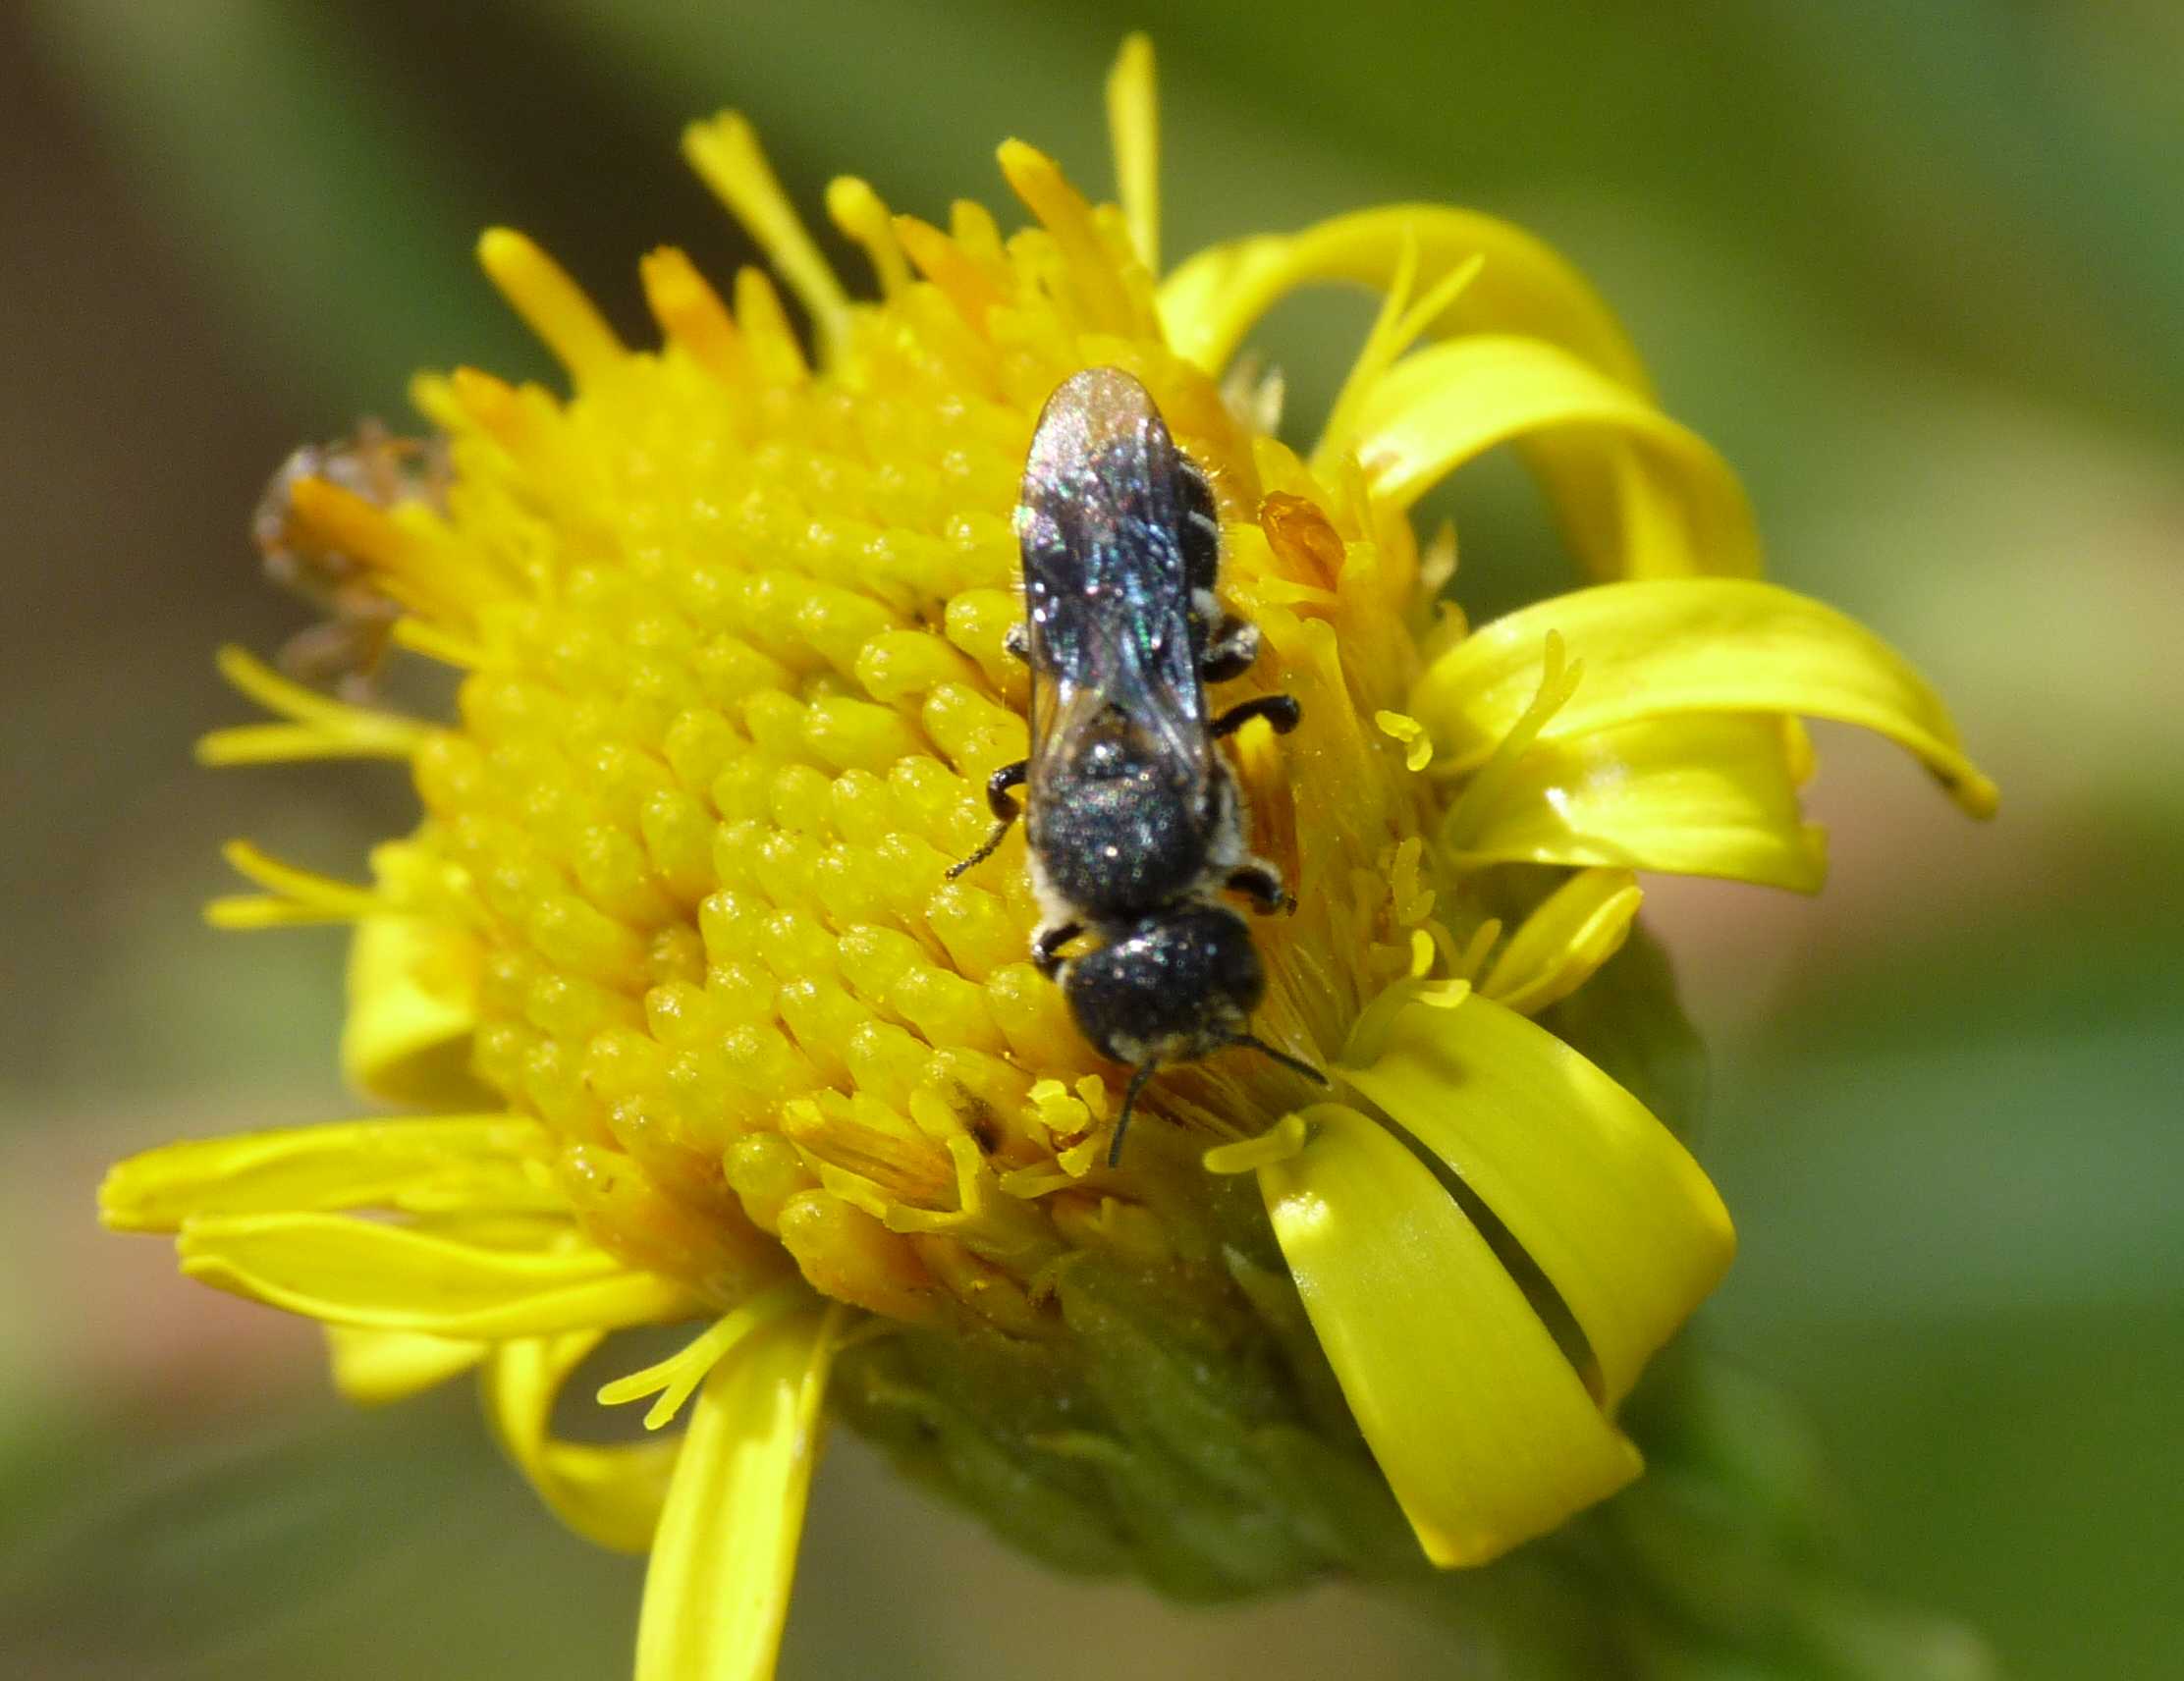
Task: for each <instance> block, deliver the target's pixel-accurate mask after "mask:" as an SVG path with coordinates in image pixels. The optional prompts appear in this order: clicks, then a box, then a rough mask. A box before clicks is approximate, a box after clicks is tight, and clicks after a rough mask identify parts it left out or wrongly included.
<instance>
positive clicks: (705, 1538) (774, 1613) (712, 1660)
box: [636, 1307, 842, 1681]
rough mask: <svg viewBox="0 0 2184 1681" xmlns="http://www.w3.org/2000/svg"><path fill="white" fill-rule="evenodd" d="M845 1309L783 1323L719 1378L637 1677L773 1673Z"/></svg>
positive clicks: (670, 1507) (738, 1678)
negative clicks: (829, 1373) (829, 1374)
mask: <svg viewBox="0 0 2184 1681" xmlns="http://www.w3.org/2000/svg"><path fill="white" fill-rule="evenodd" d="M841 1312H842V1310H841V1309H840V1308H839V1307H835V1308H828V1309H826V1310H824V1311H821V1310H813V1311H811V1312H807V1313H796V1314H790V1315H788V1316H786V1317H784V1318H781V1319H777V1320H774V1321H772V1322H771V1323H769V1324H767V1325H766V1326H764V1327H762V1328H761V1329H758V1330H757V1331H756V1332H755V1333H754V1334H752V1335H751V1336H750V1337H749V1338H747V1339H746V1340H745V1341H744V1342H743V1343H742V1345H741V1346H740V1347H738V1348H737V1350H736V1351H735V1354H734V1356H733V1357H732V1358H731V1359H729V1360H728V1361H726V1362H724V1363H723V1364H722V1365H721V1366H720V1367H719V1368H717V1369H716V1370H715V1371H714V1373H713V1375H712V1377H710V1378H709V1379H707V1380H706V1383H705V1387H704V1389H703V1390H702V1391H701V1392H700V1394H699V1396H698V1402H697V1410H696V1412H695V1414H693V1416H692V1417H691V1420H690V1428H689V1433H688V1435H687V1436H686V1437H684V1439H683V1454H682V1458H681V1459H680V1461H679V1462H678V1463H677V1465H676V1470H675V1479H674V1482H673V1483H672V1484H671V1485H670V1487H669V1490H668V1498H667V1509H666V1510H665V1511H664V1512H663V1513H662V1515H661V1518H660V1528H659V1532H658V1534H657V1535H656V1536H655V1538H654V1540H653V1544H652V1564H651V1568H650V1569H649V1570H647V1571H646V1573H645V1579H644V1609H643V1611H642V1613H641V1615H640V1617H639V1619H638V1623H637V1668H636V1681H771V1677H772V1675H773V1673H774V1654H776V1652H778V1651H779V1649H780V1646H781V1631H782V1627H783V1625H784V1623H786V1622H787V1620H788V1616H789V1588H790V1583H791V1581H792V1578H793V1577H794V1574H795V1569H796V1543H797V1541H798V1539H799V1537H800V1536H801V1534H802V1530H803V1517H804V1502H805V1499H806V1497H807V1495H808V1494H809V1492H810V1489H811V1473H812V1468H813V1465H814V1464H815V1462H816V1460H817V1457H818V1450H819V1422H820V1421H819V1408H820V1402H821V1401H822V1400H823V1399H824V1397H825V1395H826V1387H827V1368H828V1366H829V1364H830V1363H831V1361H832V1359H833V1355H834V1345H835V1341H836V1327H837V1323H838V1320H839V1318H840V1315H841Z"/></svg>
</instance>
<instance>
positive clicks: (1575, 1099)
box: [1342, 997, 1736, 1407]
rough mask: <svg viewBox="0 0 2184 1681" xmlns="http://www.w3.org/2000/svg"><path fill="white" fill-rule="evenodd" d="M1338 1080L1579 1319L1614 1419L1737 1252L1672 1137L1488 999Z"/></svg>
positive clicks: (1611, 1085) (1409, 1029) (1396, 1032)
mask: <svg viewBox="0 0 2184 1681" xmlns="http://www.w3.org/2000/svg"><path fill="white" fill-rule="evenodd" d="M1342 1075H1343V1077H1344V1078H1345V1079H1347V1080H1348V1081H1349V1082H1350V1084H1351V1085H1353V1086H1355V1087H1356V1088H1357V1090H1358V1091H1360V1092H1362V1093H1363V1094H1364V1095H1365V1096H1367V1097H1368V1098H1370V1099H1372V1101H1373V1102H1374V1103H1376V1104H1378V1105H1379V1106H1380V1107H1381V1108H1382V1109H1383V1110H1384V1111H1386V1112H1388V1114H1389V1115H1391V1116H1392V1118H1393V1119H1394V1120H1395V1121H1396V1122H1397V1123H1399V1124H1400V1125H1401V1126H1402V1127H1403V1128H1404V1129H1405V1130H1406V1131H1408V1132H1409V1133H1410V1134H1411V1136H1412V1137H1414V1138H1416V1139H1417V1140H1418V1142H1419V1143H1420V1144H1422V1145H1424V1146H1425V1147H1426V1148H1427V1149H1428V1150H1430V1151H1432V1152H1433V1153H1434V1154H1435V1155H1436V1156H1438V1157H1440V1158H1441V1159H1442V1160H1443V1161H1444V1162H1446V1163H1447V1165H1448V1166H1449V1167H1450V1168H1451V1169H1453V1170H1454V1171H1455V1172H1456V1173H1457V1174H1458V1175H1459V1176H1460V1177H1461V1178H1462V1179H1463V1181H1464V1182H1465V1183H1466V1184H1467V1185H1469V1186H1470V1187H1471V1188H1472V1189H1473V1190H1475V1191H1477V1192H1478V1193H1479V1196H1480V1199H1481V1200H1482V1201H1484V1202H1485V1203H1486V1205H1487V1207H1489V1208H1490V1209H1492V1210H1493V1211H1494V1213H1495V1215H1496V1216H1497V1218H1499V1219H1500V1220H1501V1221H1502V1224H1504V1225H1505V1226H1507V1227H1508V1228H1509V1232H1510V1235H1512V1236H1513V1237H1515V1239H1516V1240H1517V1242H1518V1243H1519V1244H1521V1245H1522V1246H1523V1249H1524V1252H1525V1253H1526V1254H1527V1255H1528V1256H1530V1257H1531V1259H1532V1261H1533V1263H1534V1264H1535V1265H1536V1266H1538V1268H1539V1269H1540V1271H1541V1272H1542V1273H1544V1274H1546V1275H1547V1278H1548V1281H1549V1282H1550V1283H1552V1284H1553V1285H1554V1286H1555V1288H1556V1291H1557V1292H1558V1293H1559V1294H1560V1296H1561V1298H1562V1300H1563V1302H1564V1304H1565V1305H1566V1306H1567V1307H1568V1308H1569V1310H1570V1312H1571V1314H1572V1315H1573V1316H1575V1318H1576V1320H1577V1323H1578V1326H1579V1328H1580V1329H1582V1330H1583V1331H1584V1333H1585V1337H1586V1340H1587V1341H1588V1342H1589V1343H1590V1344H1591V1346H1592V1351H1593V1357H1594V1359H1595V1360H1596V1361H1597V1362H1598V1363H1599V1366H1600V1375H1601V1383H1602V1386H1603V1390H1604V1395H1603V1399H1604V1400H1605V1401H1606V1403H1607V1404H1608V1405H1609V1406H1611V1407H1612V1406H1613V1405H1614V1404H1615V1403H1616V1402H1618V1401H1620V1400H1621V1399H1622V1397H1623V1396H1624V1395H1625V1394H1627V1393H1628V1392H1629V1390H1630V1386H1631V1384H1632V1383H1636V1382H1637V1379H1638V1374H1639V1372H1640V1371H1641V1370H1643V1369H1644V1367H1645V1364H1646V1361H1647V1360H1648V1359H1649V1358H1651V1357H1652V1355H1653V1353H1654V1351H1655V1350H1656V1349H1658V1348H1659V1347H1660V1346H1661V1345H1662V1344H1663V1343H1664V1342H1665V1341H1667V1339H1668V1337H1669V1336H1670V1335H1671V1334H1672V1333H1673V1332H1674V1331H1675V1329H1676V1328H1677V1327H1678V1326H1680V1325H1682V1323H1683V1322H1684V1320H1685V1319H1686V1318H1687V1317H1689V1315H1690V1313H1691V1310H1692V1309H1693V1308H1695V1307H1697V1306H1698V1304H1699V1303H1700V1302H1701V1301H1703V1300H1704V1299H1705V1298H1706V1296H1707V1294H1708V1292H1709V1291H1711V1290H1712V1289H1713V1288H1714V1286H1715V1285H1716V1284H1717V1283H1718V1282H1720V1277H1721V1274H1722V1273H1723V1271H1724V1270H1726V1268H1727V1267H1728V1264H1729V1259H1730V1257H1731V1256H1732V1255H1733V1254H1734V1253H1735V1248H1736V1240H1735V1234H1734V1232H1733V1231H1732V1230H1731V1228H1730V1225H1729V1217H1728V1213H1727V1211H1726V1210H1724V1209H1723V1208H1722V1206H1721V1199H1720V1197H1719V1196H1718V1195H1716V1194H1715V1189H1714V1186H1713V1185H1712V1184H1711V1183H1709V1182H1708V1180H1707V1176H1706V1174H1705V1173H1703V1172H1701V1171H1700V1169H1699V1165H1698V1164H1697V1163H1696V1162H1694V1161H1692V1159H1691V1157H1690V1155H1689V1154H1688V1153H1687V1152H1686V1151H1685V1150H1684V1148H1683V1146H1682V1145H1681V1144H1679V1143H1677V1142H1676V1140H1675V1138H1674V1136H1673V1135H1672V1134H1670V1132H1669V1131H1668V1129H1667V1128H1666V1127H1665V1126H1663V1125H1662V1124H1661V1122H1660V1121H1658V1120H1656V1119H1655V1118H1654V1117H1653V1115H1652V1114H1651V1113H1649V1112H1647V1110H1646V1108H1645V1106H1644V1105H1642V1104H1641V1103H1639V1102H1638V1100H1637V1099H1636V1098H1634V1097H1632V1096H1631V1095H1630V1094H1629V1093H1628V1092H1626V1091H1624V1090H1623V1089H1622V1087H1620V1086H1618V1085H1616V1084H1615V1082H1614V1081H1612V1080H1611V1079H1610V1078H1609V1077H1608V1076H1607V1075H1606V1074H1604V1073H1602V1072H1601V1071H1600V1070H1599V1069H1598V1068H1596V1067H1594V1066H1593V1065H1592V1063H1590V1062H1588V1061H1587V1060H1586V1059H1585V1058H1584V1057H1581V1056H1579V1055H1578V1054H1577V1053H1576V1052H1575V1051H1573V1050H1571V1049H1570V1048H1569V1047H1568V1046H1567V1045H1564V1044H1563V1043H1562V1042H1561V1041H1560V1040H1559V1039H1557V1038H1556V1037H1555V1036H1554V1035H1553V1034H1552V1033H1550V1032H1548V1031H1547V1030H1546V1029H1545V1028H1543V1027H1537V1026H1535V1025H1534V1024H1533V1023H1531V1022H1530V1021H1527V1020H1526V1019H1525V1018H1524V1017H1523V1016H1521V1015H1519V1014H1517V1013H1516V1012H1515V1011H1514V1010H1511V1009H1507V1008H1504V1007H1503V1006H1502V1005H1501V1004H1498V1003H1494V1002H1493V1001H1492V1000H1491V999H1484V998H1478V997H1473V998H1470V999H1467V1000H1466V1001H1465V1002H1464V1003H1462V1004H1461V1005H1460V1006H1458V1007H1457V1008H1455V1009H1426V1008H1422V1007H1420V1006H1418V1005H1415V1004H1414V1005H1412V1006H1410V1007H1408V1008H1406V1009H1404V1010H1403V1011H1402V1012H1401V1013H1400V1014H1399V1015H1398V1016H1397V1017H1396V1018H1395V1020H1394V1021H1393V1023H1392V1024H1391V1025H1390V1027H1389V1029H1388V1031H1387V1033H1386V1034H1385V1035H1384V1037H1383V1039H1382V1042H1381V1046H1380V1054H1379V1056H1378V1057H1375V1058H1374V1060H1373V1061H1372V1062H1371V1063H1370V1064H1369V1065H1367V1066H1363V1067H1354V1068H1344V1069H1343V1070H1342ZM1482 1369H1484V1368H1482Z"/></svg>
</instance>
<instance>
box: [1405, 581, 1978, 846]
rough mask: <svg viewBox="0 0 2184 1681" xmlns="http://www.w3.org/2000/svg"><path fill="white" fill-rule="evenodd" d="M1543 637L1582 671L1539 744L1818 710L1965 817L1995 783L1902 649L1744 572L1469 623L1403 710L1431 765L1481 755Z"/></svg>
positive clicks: (1648, 585) (1515, 714) (1493, 740)
mask: <svg viewBox="0 0 2184 1681" xmlns="http://www.w3.org/2000/svg"><path fill="white" fill-rule="evenodd" d="M1550 631H1555V632H1558V633H1559V634H1560V636H1561V637H1562V638H1563V639H1564V641H1565V642H1566V643H1567V644H1568V647H1569V652H1570V655H1571V657H1572V658H1574V659H1579V660H1582V661H1583V662H1584V666H1585V677H1584V680H1583V682H1581V683H1580V684H1579V685H1578V686H1577V690H1576V692H1575V694H1574V695H1573V696H1572V697H1571V698H1570V699H1569V700H1568V701H1567V702H1566V703H1565V704H1564V705H1563V706H1561V707H1560V708H1559V709H1558V710H1557V711H1556V714H1555V716H1554V717H1553V718H1552V719H1550V720H1549V721H1548V722H1547V724H1546V726H1545V728H1544V729H1543V730H1542V731H1541V732H1540V734H1541V739H1542V740H1543V741H1556V740H1563V739H1567V738H1570V737H1573V736H1579V735H1584V734H1587V733H1589V732H1593V731H1596V730H1610V729H1614V728H1617V727H1619V726H1621V725H1625V724H1631V723H1635V722H1638V721H1639V720H1642V719H1654V718H1665V717H1670V716H1673V715H1675V714H1679V713H1723V712H1745V713H1752V712H1769V713H1783V714H1789V715H1792V716H1798V717H1805V718H1829V719H1834V720H1836V721H1838V722H1840V723H1844V724H1856V725H1861V726H1863V727H1864V728H1866V729H1868V730H1873V731H1877V732H1880V733H1881V734H1883V735H1885V736H1887V737H1888V738H1889V739H1890V740H1893V741H1895V742H1897V743H1898V744H1899V745H1901V746H1903V747H1905V748H1906V749H1908V750H1909V751H1910V752H1912V753H1914V754H1916V755H1917V756H1918V757H1919V758H1920V759H1921V760H1923V761H1925V763H1926V765H1927V767H1928V768H1929V769H1930V770H1932V771H1933V772H1934V774H1935V775H1936V776H1937V777H1938V778H1939V779H1940V780H1941V782H1942V784H1943V786H1946V787H1947V788H1948V790H1949V792H1950V795H1951V797H1953V798H1954V799H1955V800H1956V802H1957V803H1958V804H1959V805H1961V806H1962V807H1963V808H1964V809H1965V810H1966V811H1968V812H1970V813H1971V814H1972V815H1974V816H1976V817H1985V816H1989V815H1992V813H1993V810H1994V804H1995V798H1996V794H1995V788H1994V785H1993V783H1992V782H1990V781H1988V779H1987V778H1986V777H1984V776H1982V775H1981V774H1980V773H1979V771H1978V770H1977V769H1976V768H1974V766H1973V765H1972V763H1971V761H1970V760H1969V759H1967V758H1966V757H1965V756H1964V751H1963V746H1962V743H1961V741H1960V740H1959V738H1958V736H1957V733H1956V728H1955V726H1954V725H1953V724H1952V723H1951V722H1950V721H1949V716H1948V712H1947V709H1946V708H1944V707H1943V706H1942V704H1941V701H1940V699H1939V697H1938V696H1937V695H1936V694H1935V692H1934V691H1933V690H1932V689H1931V688H1929V687H1928V686H1927V684H1926V682H1925V680H1924V679H1923V678H1920V676H1919V674H1918V673H1917V672H1915V671H1914V670H1912V668H1911V666H1910V665H1909V664H1908V663H1907V662H1906V661H1905V660H1904V659H1903V658H1902V656H1901V655H1899V654H1897V653H1896V652H1895V651H1894V650H1893V649H1891V648H1889V647H1888V646H1887V644H1885V643H1884V642H1883V641H1882V640H1881V639H1880V638H1879V637H1877V636H1875V635H1874V634H1873V633H1872V632H1871V631H1869V630H1867V629H1866V628H1865V627H1864V626H1863V625H1860V624H1857V623H1856V622H1855V621H1853V620H1850V619H1848V618H1845V617H1844V616H1843V615H1842V614H1840V613H1837V612H1836V611H1835V610H1834V609H1833V608H1830V607H1826V606H1823V605H1822V604H1821V603H1819V602H1817V601H1814V600H1812V599H1810V598H1809V597H1807V596H1802V595H1798V594H1795V593H1794V592H1792V591H1790V590H1786V589H1781V588H1778V587H1777V586H1775V585H1774V584H1767V583H1760V582H1757V581H1754V580H1751V579H1745V578H1649V579H1637V580H1632V581H1629V582H1625V583H1610V584H1601V585H1598V586H1596V587H1594V588H1591V589H1581V590H1576V591H1573V592H1571V593H1570V594H1568V595H1561V596H1556V597H1554V598H1553V599H1551V600H1548V601H1543V602H1540V603H1539V604H1537V605H1536V606H1533V607H1527V608H1525V609H1523V610H1522V611H1520V612H1517V613H1512V614H1509V615H1508V616H1506V617H1505V618H1502V619H1498V620H1496V621H1494V622H1493V623H1492V624H1486V625H1483V626H1481V627H1480V628H1479V629H1478V630H1476V631H1474V632H1473V633H1472V634H1471V635H1469V636H1467V637H1466V638H1464V640H1463V641H1461V642H1459V643H1457V644H1456V645H1455V646H1454V647H1452V648H1450V649H1449V650H1448V651H1447V652H1446V653H1444V654H1443V655H1442V656H1441V657H1440V658H1439V659H1437V660H1436V661H1435V662H1434V663H1433V665H1432V666H1431V667H1430V668H1429V669H1428V670H1427V672H1426V674H1425V676H1424V677H1423V678H1420V679H1419V681H1418V685H1417V687H1416V688H1415V689H1414V690H1413V691H1412V693H1411V697H1410V701H1409V704H1408V705H1407V706H1406V708H1405V710H1406V711H1407V712H1409V713H1410V714H1411V715H1412V716H1414V717H1416V718H1417V719H1418V720H1419V721H1420V722H1421V723H1423V724H1424V725H1425V726H1426V727H1427V728H1428V729H1429V730H1431V731H1432V732H1433V733H1434V740H1435V742H1436V744H1437V745H1438V746H1439V748H1440V749H1441V755H1442V757H1441V760H1440V763H1441V765H1443V766H1445V767H1446V768H1447V769H1448V770H1451V771H1461V770H1464V769H1466V768H1468V767H1470V766H1473V765H1477V764H1482V763H1484V762H1485V761H1486V760H1487V759H1488V758H1490V757H1491V756H1492V755H1493V753H1494V751H1495V748H1496V746H1497V744H1498V743H1499V742H1500V741H1501V738H1502V733H1503V732H1505V731H1506V730H1507V729H1508V728H1509V727H1510V726H1511V725H1513V724H1515V723H1516V721H1517V720H1518V719H1519V718H1520V717H1521V716H1522V715H1523V714H1524V711H1525V709H1526V708H1527V707H1529V706H1530V705H1531V704H1532V701H1533V699H1534V697H1535V696H1536V695H1537V693H1538V691H1539V686H1540V674H1541V668H1542V665H1543V662H1544V658H1545V654H1546V647H1547V636H1548V633H1549V632H1550Z"/></svg>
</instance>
